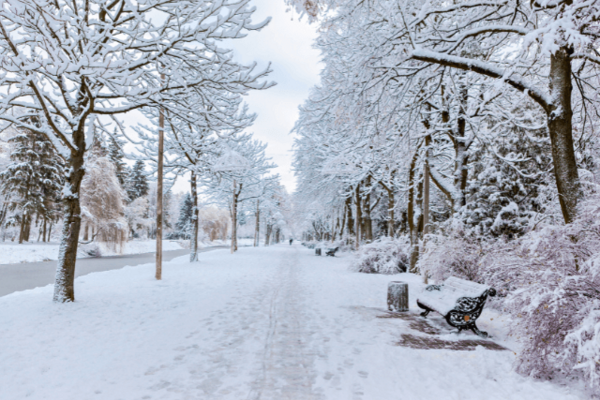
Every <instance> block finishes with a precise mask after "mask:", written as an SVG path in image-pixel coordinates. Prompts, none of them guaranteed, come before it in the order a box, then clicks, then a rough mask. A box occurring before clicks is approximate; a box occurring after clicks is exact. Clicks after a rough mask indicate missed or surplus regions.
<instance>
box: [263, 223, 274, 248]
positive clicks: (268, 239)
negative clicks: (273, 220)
mask: <svg viewBox="0 0 600 400" xmlns="http://www.w3.org/2000/svg"><path fill="white" fill-rule="evenodd" d="M266 230H267V231H266V232H265V246H268V245H269V244H270V242H271V231H272V230H273V225H270V224H267V229H266Z"/></svg>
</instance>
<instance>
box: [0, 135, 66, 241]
mask: <svg viewBox="0 0 600 400" xmlns="http://www.w3.org/2000/svg"><path fill="white" fill-rule="evenodd" d="M9 143H10V144H11V145H12V146H11V148H12V151H11V154H10V160H11V163H10V164H8V165H7V168H6V170H4V171H2V172H0V191H2V193H3V194H4V196H5V198H6V200H5V204H6V208H5V210H4V213H7V212H8V211H16V214H14V215H13V216H12V218H13V221H12V222H10V223H12V224H19V225H20V233H19V243H23V242H24V241H25V242H27V241H29V236H30V231H31V225H32V223H33V222H34V218H37V219H41V221H42V224H43V237H44V241H46V231H47V230H46V227H47V224H48V223H49V222H53V221H56V219H57V217H58V215H59V211H58V203H59V202H60V198H61V193H60V191H61V189H62V184H63V182H64V176H65V171H64V161H63V159H62V158H61V157H60V155H59V154H58V153H57V152H56V150H55V148H54V146H53V145H52V143H51V142H50V141H49V140H48V139H47V138H46V136H44V135H42V134H40V133H38V132H32V131H29V130H19V131H18V132H17V134H16V135H14V136H13V137H11V138H10V139H9ZM7 222H9V221H7Z"/></svg>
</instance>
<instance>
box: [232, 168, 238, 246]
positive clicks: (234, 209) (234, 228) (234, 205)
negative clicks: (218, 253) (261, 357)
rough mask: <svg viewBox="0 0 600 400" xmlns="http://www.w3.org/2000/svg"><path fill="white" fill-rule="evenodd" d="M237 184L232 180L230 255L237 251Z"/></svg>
mask: <svg viewBox="0 0 600 400" xmlns="http://www.w3.org/2000/svg"><path fill="white" fill-rule="evenodd" d="M236 189H237V184H236V181H235V179H234V180H233V198H232V200H231V254H233V253H235V252H236V251H237V195H236Z"/></svg>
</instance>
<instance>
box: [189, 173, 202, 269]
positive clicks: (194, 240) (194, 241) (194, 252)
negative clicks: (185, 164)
mask: <svg viewBox="0 0 600 400" xmlns="http://www.w3.org/2000/svg"><path fill="white" fill-rule="evenodd" d="M190 181H191V185H192V199H193V202H194V211H193V213H192V220H193V223H194V225H193V229H192V230H193V233H192V237H191V238H190V239H191V240H190V243H191V246H190V247H191V252H190V262H196V261H198V231H199V223H200V221H199V215H198V190H197V184H196V173H195V172H194V171H192V176H191V178H190Z"/></svg>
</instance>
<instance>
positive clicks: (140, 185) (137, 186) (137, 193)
mask: <svg viewBox="0 0 600 400" xmlns="http://www.w3.org/2000/svg"><path fill="white" fill-rule="evenodd" d="M145 168H146V165H145V164H144V162H143V161H141V160H138V161H136V162H135V164H134V166H133V169H132V171H131V173H130V174H129V178H128V182H127V194H128V196H129V200H131V201H133V200H135V199H137V198H139V197H143V196H146V195H147V194H148V178H147V177H146V174H145V172H144V170H145Z"/></svg>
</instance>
